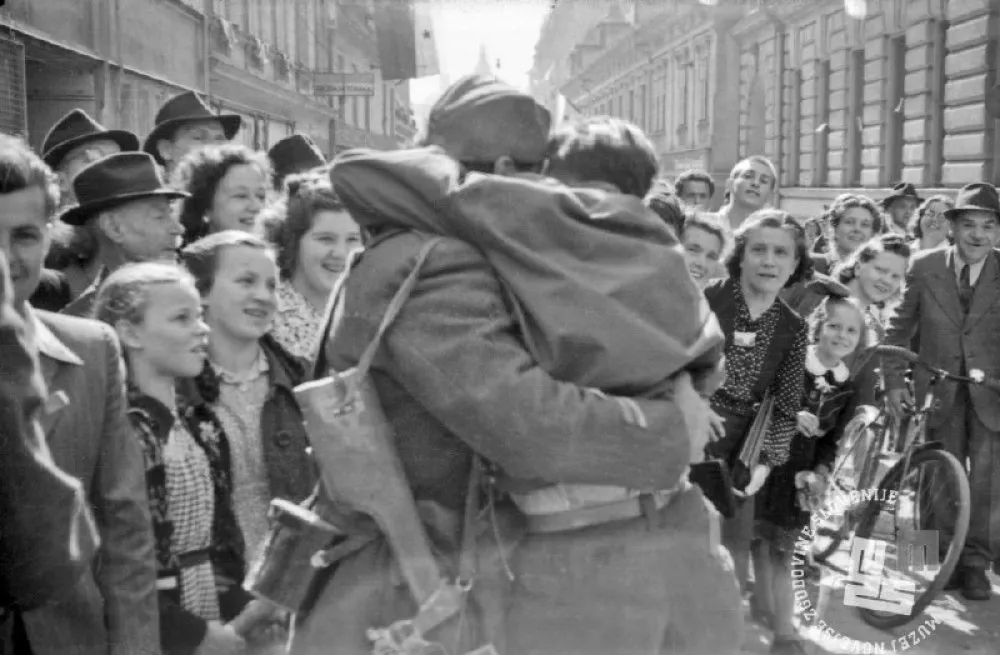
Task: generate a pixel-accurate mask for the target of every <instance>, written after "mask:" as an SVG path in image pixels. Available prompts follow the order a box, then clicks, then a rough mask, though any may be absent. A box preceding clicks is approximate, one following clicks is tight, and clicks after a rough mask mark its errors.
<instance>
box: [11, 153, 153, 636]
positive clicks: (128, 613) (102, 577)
mask: <svg viewBox="0 0 1000 655" xmlns="http://www.w3.org/2000/svg"><path fill="white" fill-rule="evenodd" d="M57 185H58V182H57V181H56V178H55V175H54V174H53V173H52V171H51V169H49V167H48V166H46V165H45V163H44V162H42V160H41V159H40V158H39V157H38V156H37V155H36V154H34V153H33V152H32V151H31V149H30V148H29V147H28V145H27V144H26V143H24V142H23V141H22V140H20V139H15V138H13V137H8V136H4V135H0V250H2V251H3V253H4V255H5V256H6V258H7V261H8V262H9V263H10V268H11V277H12V281H13V286H14V309H15V311H16V312H17V313H18V314H19V315H20V317H21V319H22V320H23V321H24V325H25V333H26V339H27V341H28V343H29V344H30V346H31V348H32V349H34V350H35V351H36V352H37V353H38V357H39V361H40V368H41V371H42V376H43V378H44V382H45V386H46V387H47V389H48V391H49V394H50V397H53V398H57V399H60V402H55V403H47V404H46V407H45V411H44V412H43V413H42V415H41V416H40V417H39V421H40V424H41V428H42V432H43V433H44V435H45V440H46V441H47V442H48V446H49V449H50V452H51V455H52V459H53V461H54V462H55V464H56V465H57V466H59V467H60V468H61V469H63V470H64V471H65V472H66V473H68V474H69V475H71V476H73V477H74V478H77V479H78V480H80V482H81V485H82V487H83V491H84V493H85V494H86V496H87V501H88V504H89V505H90V507H91V509H92V511H93V514H94V518H95V519H96V523H97V529H98V532H99V537H100V546H99V548H98V550H97V553H96V555H95V557H94V560H93V563H92V565H91V566H87V567H85V569H84V570H83V571H82V575H80V576H79V577H77V578H76V580H74V581H73V584H71V585H68V587H67V588H66V589H65V590H63V591H62V593H60V595H59V597H58V598H57V599H54V601H53V602H51V603H48V604H46V605H44V606H42V607H38V608H37V609H32V610H31V611H25V612H24V613H23V624H24V626H23V629H24V632H25V635H26V640H27V642H28V645H29V649H28V650H26V651H21V650H19V651H17V652H31V653H33V654H34V655H65V654H67V653H74V654H78V655H134V654H138V653H159V652H160V651H159V645H160V640H159V617H158V612H157V597H156V565H155V559H154V551H153V530H152V520H151V518H150V514H149V502H148V499H147V493H146V480H145V465H144V463H143V455H142V446H141V445H140V443H139V442H138V440H136V439H135V437H134V435H132V433H131V430H130V429H129V425H128V419H127V417H126V413H125V409H126V399H125V383H124V380H123V379H122V374H121V371H122V369H121V351H120V349H119V347H118V339H117V337H116V336H115V332H114V330H113V329H112V328H110V327H109V326H107V325H104V324H102V323H99V322H97V321H92V320H84V319H80V318H76V317H73V316H64V315H61V314H53V313H51V312H46V311H40V310H36V309H33V308H32V307H31V305H30V303H29V302H28V299H29V298H30V297H31V295H32V293H34V291H35V287H36V286H37V284H38V279H39V276H40V275H41V271H42V262H43V261H44V259H45V252H46V250H47V248H48V244H49V229H50V227H51V224H52V220H53V218H54V216H55V213H56V211H57V201H58V200H57V199H58V186H57ZM0 357H6V353H5V354H3V355H0ZM4 409H6V407H4ZM5 436H6V435H5ZM3 456H4V457H6V454H4V455H3ZM53 493H55V490H54V489H53ZM37 511H44V509H43V508H37ZM56 516H57V514H55V513H53V520H56V519H55V517H56ZM3 520H4V522H5V523H4V529H5V530H6V527H7V524H6V520H7V516H6V514H5V515H4V516H3ZM5 565H6V564H5Z"/></svg>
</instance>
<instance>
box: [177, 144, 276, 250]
mask: <svg viewBox="0 0 1000 655" xmlns="http://www.w3.org/2000/svg"><path fill="white" fill-rule="evenodd" d="M243 165H247V166H254V167H256V168H257V169H258V170H259V171H260V172H261V175H262V176H263V178H264V179H265V180H268V181H269V180H270V179H271V162H270V160H269V159H268V158H267V153H264V152H254V151H253V150H251V149H250V148H247V147H246V146H242V145H238V144H233V143H229V144H224V145H219V146H209V147H206V148H198V149H196V150H192V151H191V152H189V153H188V154H187V155H185V156H184V159H182V160H181V163H180V164H179V165H178V166H177V170H175V171H174V174H173V176H172V178H171V185H172V186H174V187H175V188H177V189H180V190H182V191H187V192H188V193H189V194H190V196H188V197H187V198H182V199H181V200H180V201H178V203H177V208H178V218H179V219H180V222H181V225H183V226H184V243H192V242H194V241H197V240H198V239H200V238H202V237H203V236H205V235H206V234H208V222H207V220H206V219H205V214H207V213H208V210H209V209H211V208H212V201H213V200H214V199H215V192H216V191H217V190H218V188H219V183H220V182H222V178H224V177H225V176H226V173H228V172H229V169H230V168H232V167H233V166H243Z"/></svg>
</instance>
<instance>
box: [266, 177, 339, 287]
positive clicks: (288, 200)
mask: <svg viewBox="0 0 1000 655" xmlns="http://www.w3.org/2000/svg"><path fill="white" fill-rule="evenodd" d="M285 188H286V189H287V194H286V196H285V197H284V198H283V199H282V200H281V201H280V202H276V203H272V204H271V205H270V206H269V207H268V208H266V209H265V210H264V212H263V213H262V214H261V225H262V227H263V228H264V236H265V238H266V239H267V240H268V241H270V242H271V243H273V244H274V246H275V247H276V248H277V249H278V269H279V270H280V271H281V274H282V276H284V277H285V278H290V277H291V276H292V275H293V274H294V273H295V267H296V266H297V265H298V261H299V244H300V243H301V241H302V237H303V236H304V235H305V233H306V232H308V231H309V230H310V229H312V226H313V219H314V218H315V217H316V214H318V213H319V212H321V211H345V209H344V205H343V203H341V202H340V198H339V197H338V196H337V192H336V191H334V190H333V185H332V184H330V177H329V175H326V174H320V173H299V174H296V175H289V176H288V177H287V178H285Z"/></svg>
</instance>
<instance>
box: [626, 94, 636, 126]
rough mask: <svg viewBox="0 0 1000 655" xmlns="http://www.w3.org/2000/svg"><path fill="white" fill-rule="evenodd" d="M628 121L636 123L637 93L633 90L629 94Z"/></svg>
mask: <svg viewBox="0 0 1000 655" xmlns="http://www.w3.org/2000/svg"><path fill="white" fill-rule="evenodd" d="M628 120H629V121H630V122H632V123H634V122H635V91H632V90H629V92H628Z"/></svg>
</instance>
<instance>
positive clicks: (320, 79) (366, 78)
mask: <svg viewBox="0 0 1000 655" xmlns="http://www.w3.org/2000/svg"><path fill="white" fill-rule="evenodd" d="M313 95H317V96H373V95H375V73H337V72H333V71H316V72H315V73H313Z"/></svg>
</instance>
